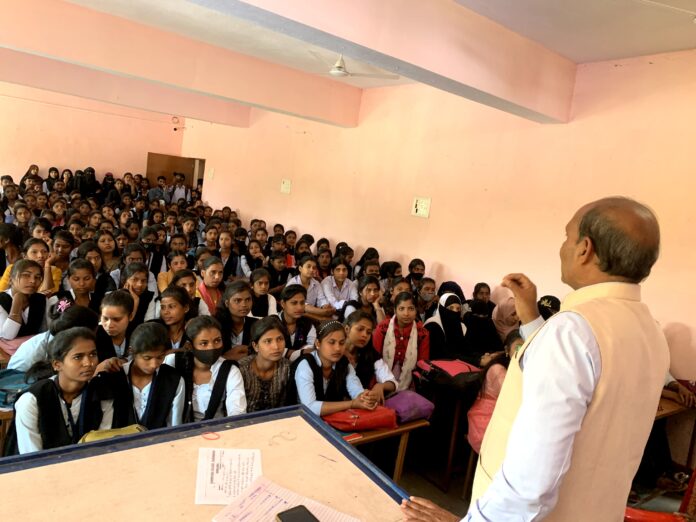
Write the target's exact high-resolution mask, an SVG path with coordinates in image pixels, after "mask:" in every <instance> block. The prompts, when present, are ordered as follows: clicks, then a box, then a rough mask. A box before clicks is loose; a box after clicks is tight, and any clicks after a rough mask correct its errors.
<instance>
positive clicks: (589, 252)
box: [575, 236, 597, 265]
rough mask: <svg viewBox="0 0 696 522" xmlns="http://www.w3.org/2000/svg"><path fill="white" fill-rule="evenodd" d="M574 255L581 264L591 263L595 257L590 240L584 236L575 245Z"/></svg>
mask: <svg viewBox="0 0 696 522" xmlns="http://www.w3.org/2000/svg"><path fill="white" fill-rule="evenodd" d="M575 255H576V257H577V258H578V260H579V261H580V262H581V264H583V265H584V264H587V263H593V262H594V261H595V258H596V257H597V255H596V252H595V248H594V244H593V243H592V240H591V239H590V238H589V237H587V236H585V237H582V238H580V240H579V241H578V242H577V244H576V245H575Z"/></svg>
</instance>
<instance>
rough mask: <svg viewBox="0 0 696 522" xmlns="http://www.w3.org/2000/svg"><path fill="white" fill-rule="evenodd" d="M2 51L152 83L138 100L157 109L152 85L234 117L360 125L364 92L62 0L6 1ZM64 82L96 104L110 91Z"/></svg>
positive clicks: (103, 85)
mask: <svg viewBox="0 0 696 522" xmlns="http://www.w3.org/2000/svg"><path fill="white" fill-rule="evenodd" d="M37 13H40V16H37ZM0 49H5V50H8V51H15V52H19V53H22V54H24V55H33V56H35V57H39V58H43V59H47V60H52V61H54V62H57V63H59V64H63V65H66V64H67V65H72V66H78V67H80V68H81V70H86V69H88V70H92V71H97V72H99V73H101V74H106V75H110V76H111V77H112V81H113V82H114V84H123V83H124V81H126V80H133V81H136V80H137V81H139V82H140V83H139V84H138V85H140V86H145V85H149V86H150V88H146V87H144V91H143V93H142V94H141V95H140V97H141V100H140V102H143V103H146V104H150V103H151V104H152V105H153V106H156V105H157V104H158V103H161V102H162V100H158V95H157V93H156V92H154V91H153V89H152V88H151V87H152V86H160V87H162V88H167V89H170V90H169V91H167V92H168V93H169V94H172V93H173V92H174V91H180V92H181V93H183V94H182V95H181V106H182V107H183V106H189V105H190V102H191V97H192V96H194V95H195V96H198V97H210V98H212V99H214V100H216V101H217V102H218V103H222V102H224V103H230V104H233V105H234V107H230V109H229V111H231V112H235V111H236V110H238V105H239V104H243V105H245V106H247V107H258V108H263V109H266V110H270V111H274V112H280V113H283V114H289V115H292V116H298V117H301V118H307V119H311V120H315V121H320V122H324V123H329V124H332V125H338V126H342V127H353V126H356V125H357V124H358V120H359V113H360V100H361V95H362V90H361V89H358V88H356V87H353V86H350V85H347V84H344V83H340V82H336V81H332V80H330V79H327V78H322V77H320V76H316V75H312V74H308V73H304V72H301V71H298V70H295V69H291V68H289V67H284V66H282V65H277V64H273V63H270V62H265V61H263V60H259V59H256V58H252V57H250V56H245V55H242V54H239V53H234V52H232V51H229V50H226V49H223V48H221V47H216V46H213V45H209V44H205V43H203V42H199V41H196V40H193V39H190V38H186V37H183V36H180V35H177V34H174V33H170V32H167V31H163V30H160V29H156V28H153V27H149V26H145V25H142V24H139V23H136V22H133V21H131V20H126V19H124V18H120V17H116V16H112V15H108V14H104V13H101V12H98V11H94V10H91V9H86V8H84V7H80V6H77V5H74V4H71V3H68V2H63V1H60V0H3V6H2V16H0ZM54 69H55V70H56V71H58V70H59V69H60V67H58V66H57V65H55V66H54ZM34 73H35V74H34V76H35V77H36V76H38V75H39V73H40V71H34ZM4 79H5V78H3V77H0V80H4ZM7 81H12V80H11V79H9V78H8V79H7ZM60 81H61V82H63V83H65V84H66V85H67V84H70V85H69V88H70V89H71V90H72V91H73V92H66V93H67V94H77V95H79V96H84V97H87V98H93V99H102V98H101V97H102V96H103V95H104V93H103V89H108V88H109V86H108V82H102V81H99V82H97V84H98V85H97V86H95V87H94V88H92V86H91V85H90V84H89V83H88V84H87V85H80V86H76V85H75V83H74V82H72V81H71V80H70V79H64V80H60ZM77 87H79V89H78V88H77ZM100 89H102V92H101V93H100V92H99V90H100ZM76 90H79V91H80V92H75V91H76ZM61 92H64V91H61ZM148 93H150V94H148ZM175 98H176V97H175ZM198 99H200V98H198ZM140 102H139V103H140ZM155 110H156V109H155ZM168 112H172V113H174V114H181V112H179V111H168ZM185 116H188V115H185ZM193 117H196V116H193ZM205 119H207V120H209V121H213V120H211V119H210V118H205Z"/></svg>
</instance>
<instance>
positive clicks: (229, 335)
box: [215, 281, 258, 361]
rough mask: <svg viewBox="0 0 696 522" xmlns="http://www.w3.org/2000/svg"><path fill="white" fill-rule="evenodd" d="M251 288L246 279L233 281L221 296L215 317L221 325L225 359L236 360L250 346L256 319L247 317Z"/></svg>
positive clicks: (247, 351) (246, 352)
mask: <svg viewBox="0 0 696 522" xmlns="http://www.w3.org/2000/svg"><path fill="white" fill-rule="evenodd" d="M252 292H253V291H252V289H251V287H250V286H249V283H247V282H246V281H233V282H232V283H230V284H229V285H227V288H225V293H224V295H223V296H222V300H221V301H220V303H219V304H218V308H217V310H216V312H215V318H216V319H217V320H218V321H220V324H221V325H222V341H223V344H224V348H225V351H224V354H225V355H224V357H225V359H232V360H234V361H238V360H239V359H241V358H242V357H246V356H247V355H248V353H249V346H251V328H252V326H254V323H255V322H256V321H258V319H257V318H256V317H249V312H250V311H251V295H252Z"/></svg>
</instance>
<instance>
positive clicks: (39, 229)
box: [31, 217, 53, 245]
mask: <svg viewBox="0 0 696 522" xmlns="http://www.w3.org/2000/svg"><path fill="white" fill-rule="evenodd" d="M52 228H53V227H52V225H51V222H50V221H49V220H48V219H45V218H42V217H38V218H36V219H35V220H34V224H33V225H32V226H31V237H33V238H36V239H43V240H44V241H45V242H46V244H47V245H50V244H51V242H52V241H53V238H52V237H51V229H52Z"/></svg>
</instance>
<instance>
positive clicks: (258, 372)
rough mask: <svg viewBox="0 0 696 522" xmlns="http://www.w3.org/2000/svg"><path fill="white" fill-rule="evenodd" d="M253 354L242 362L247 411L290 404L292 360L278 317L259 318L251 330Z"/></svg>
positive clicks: (240, 362) (240, 369) (241, 368)
mask: <svg viewBox="0 0 696 522" xmlns="http://www.w3.org/2000/svg"><path fill="white" fill-rule="evenodd" d="M251 345H252V346H253V348H254V350H253V353H252V354H251V355H249V356H247V357H244V358H243V359H242V360H240V361H239V371H240V372H242V377H243V379H244V394H245V395H246V400H247V412H249V413H251V412H254V411H262V410H270V409H273V408H280V407H281V406H285V405H286V404H287V392H288V383H289V381H290V362H289V361H288V360H287V359H286V358H285V357H283V355H284V353H285V329H284V328H283V325H282V324H281V323H280V320H279V319H278V317H277V316H275V315H274V316H269V317H264V318H263V319H259V320H258V321H257V322H256V323H255V324H254V327H253V328H252V329H251Z"/></svg>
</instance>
